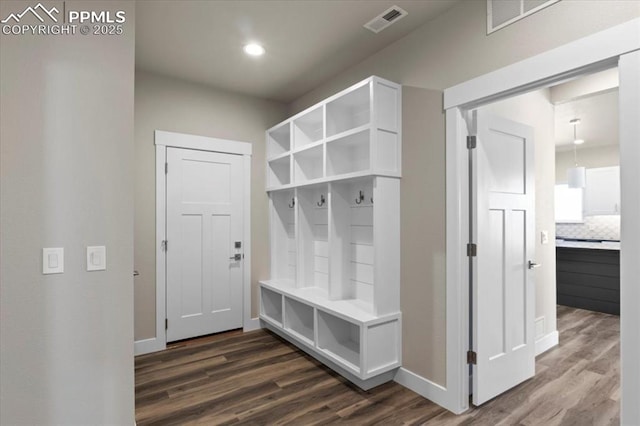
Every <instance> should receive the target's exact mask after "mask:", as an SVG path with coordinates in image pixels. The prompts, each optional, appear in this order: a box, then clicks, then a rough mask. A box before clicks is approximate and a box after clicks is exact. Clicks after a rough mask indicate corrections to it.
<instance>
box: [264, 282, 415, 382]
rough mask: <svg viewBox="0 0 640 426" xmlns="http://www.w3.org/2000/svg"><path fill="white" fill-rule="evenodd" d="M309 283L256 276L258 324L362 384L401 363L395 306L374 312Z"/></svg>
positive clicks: (384, 378)
mask: <svg viewBox="0 0 640 426" xmlns="http://www.w3.org/2000/svg"><path fill="white" fill-rule="evenodd" d="M313 289H314V288H313V287H302V288H296V287H291V286H289V285H288V284H287V283H286V282H284V283H283V282H279V281H260V294H261V304H260V319H262V320H263V323H262V326H263V327H266V328H268V329H269V330H271V331H273V332H274V333H276V334H278V335H279V336H280V337H282V338H284V339H286V340H288V341H289V342H291V343H293V344H294V345H296V346H297V347H298V348H300V349H301V350H303V351H304V352H306V353H308V354H309V355H311V356H313V357H314V358H316V359H318V360H319V361H320V362H322V363H324V364H325V365H327V366H329V367H330V368H332V369H333V370H335V371H336V372H338V373H339V374H341V375H342V376H344V377H346V378H347V379H348V380H350V381H351V382H352V383H354V384H355V385H357V386H359V387H360V388H361V389H364V390H368V389H371V388H372V387H375V386H378V385H380V384H382V383H385V382H388V381H389V380H393V377H394V374H395V369H397V368H398V367H400V366H401V364H402V349H401V338H402V337H401V336H402V319H401V314H400V313H399V312H396V313H393V314H388V315H383V316H375V315H373V314H371V313H368V312H366V311H363V310H359V309H358V308H357V307H355V306H354V305H353V304H350V303H348V302H347V301H343V300H337V301H333V300H329V299H327V298H326V294H322V293H318V292H317V291H312V290H313Z"/></svg>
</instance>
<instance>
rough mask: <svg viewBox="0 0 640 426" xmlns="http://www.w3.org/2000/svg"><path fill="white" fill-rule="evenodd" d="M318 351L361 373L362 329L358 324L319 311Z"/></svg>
mask: <svg viewBox="0 0 640 426" xmlns="http://www.w3.org/2000/svg"><path fill="white" fill-rule="evenodd" d="M318 349H320V350H322V351H325V352H327V353H328V354H329V355H332V356H334V357H336V358H338V360H339V361H341V362H342V363H343V364H345V365H347V366H349V367H351V368H352V369H353V370H355V371H358V372H359V371H360V327H359V326H358V325H357V324H353V323H351V322H349V321H345V320H343V319H342V318H338V317H336V316H334V315H331V314H329V313H327V312H323V311H318Z"/></svg>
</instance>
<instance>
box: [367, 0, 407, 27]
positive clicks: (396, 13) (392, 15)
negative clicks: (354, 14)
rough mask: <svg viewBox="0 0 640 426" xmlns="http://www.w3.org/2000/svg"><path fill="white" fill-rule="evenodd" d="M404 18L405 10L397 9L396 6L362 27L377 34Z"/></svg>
mask: <svg viewBox="0 0 640 426" xmlns="http://www.w3.org/2000/svg"><path fill="white" fill-rule="evenodd" d="M405 16H407V12H406V11H405V10H403V9H401V8H399V7H398V6H392V7H390V8H389V9H387V10H385V11H384V12H382V13H381V14H380V15H378V16H376V17H375V18H373V19H372V20H371V21H369V22H367V23H366V24H364V27H365V28H366V29H368V30H371V31H373V32H374V33H376V34H377V33H379V32H380V31H382V30H384V29H385V28H387V27H388V26H389V25H391V24H393V23H394V22H397V21H399V20H400V19H402V18H404V17H405Z"/></svg>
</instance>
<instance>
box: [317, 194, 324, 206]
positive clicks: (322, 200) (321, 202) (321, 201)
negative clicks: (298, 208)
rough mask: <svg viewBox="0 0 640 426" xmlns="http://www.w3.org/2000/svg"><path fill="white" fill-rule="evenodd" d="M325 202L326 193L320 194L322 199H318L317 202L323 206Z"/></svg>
mask: <svg viewBox="0 0 640 426" xmlns="http://www.w3.org/2000/svg"><path fill="white" fill-rule="evenodd" d="M324 202H325V199H324V195H323V194H320V201H318V202H317V203H316V204H317V205H318V207H322V206H324Z"/></svg>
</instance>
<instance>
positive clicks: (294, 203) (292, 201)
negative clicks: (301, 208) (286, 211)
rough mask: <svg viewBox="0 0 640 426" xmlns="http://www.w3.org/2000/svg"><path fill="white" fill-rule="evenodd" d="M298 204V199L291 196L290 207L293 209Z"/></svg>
mask: <svg viewBox="0 0 640 426" xmlns="http://www.w3.org/2000/svg"><path fill="white" fill-rule="evenodd" d="M295 205H296V199H295V198H291V204H289V208H290V209H292V208H294V207H295Z"/></svg>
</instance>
